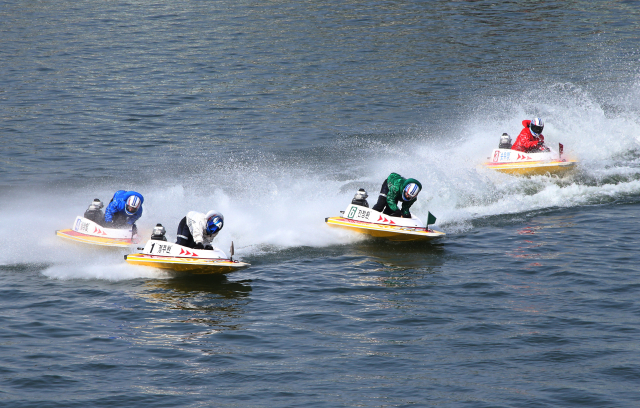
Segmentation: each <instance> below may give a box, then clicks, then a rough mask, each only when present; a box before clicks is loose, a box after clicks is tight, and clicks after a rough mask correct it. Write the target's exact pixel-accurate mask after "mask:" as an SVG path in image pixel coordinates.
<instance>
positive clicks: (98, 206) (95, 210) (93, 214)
mask: <svg viewBox="0 0 640 408" xmlns="http://www.w3.org/2000/svg"><path fill="white" fill-rule="evenodd" d="M103 207H104V204H102V201H100V199H98V198H95V199H94V200H93V202H92V203H91V204H90V205H89V208H87V210H86V211H85V212H84V218H86V219H88V220H91V221H93V222H95V223H96V224H99V225H102V223H103V222H104V213H103V212H102V208H103Z"/></svg>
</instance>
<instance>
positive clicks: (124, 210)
mask: <svg viewBox="0 0 640 408" xmlns="http://www.w3.org/2000/svg"><path fill="white" fill-rule="evenodd" d="M143 202H144V197H142V194H140V193H137V192H135V191H125V190H118V191H116V192H115V194H114V195H113V198H112V199H111V202H109V205H108V206H107V209H106V210H105V212H104V222H105V224H104V225H105V226H106V227H108V228H109V227H110V228H119V227H126V226H128V225H135V223H136V221H137V220H138V219H139V218H140V217H141V216H142V203H143Z"/></svg>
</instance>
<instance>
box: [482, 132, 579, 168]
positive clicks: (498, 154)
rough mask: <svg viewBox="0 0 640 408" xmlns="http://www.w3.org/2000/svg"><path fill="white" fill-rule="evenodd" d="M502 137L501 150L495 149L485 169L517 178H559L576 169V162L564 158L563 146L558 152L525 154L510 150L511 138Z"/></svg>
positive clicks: (560, 145) (485, 164)
mask: <svg viewBox="0 0 640 408" xmlns="http://www.w3.org/2000/svg"><path fill="white" fill-rule="evenodd" d="M505 136H506V137H505ZM502 137H503V138H504V139H502V138H501V140H500V148H498V149H494V150H493V152H492V153H491V156H489V157H488V159H489V161H488V162H485V163H484V164H483V165H484V167H485V168H488V169H491V170H496V171H499V172H501V173H507V174H513V175H517V176H544V175H552V176H558V177H563V176H565V175H567V174H569V173H571V172H572V171H573V170H575V169H576V163H577V161H576V160H573V159H567V158H563V157H562V154H563V146H562V144H559V149H558V152H555V151H553V150H551V149H549V150H548V151H540V152H535V153H523V152H520V151H517V150H512V149H511V148H510V147H511V138H508V135H507V134H503V136H502ZM507 138H508V139H507Z"/></svg>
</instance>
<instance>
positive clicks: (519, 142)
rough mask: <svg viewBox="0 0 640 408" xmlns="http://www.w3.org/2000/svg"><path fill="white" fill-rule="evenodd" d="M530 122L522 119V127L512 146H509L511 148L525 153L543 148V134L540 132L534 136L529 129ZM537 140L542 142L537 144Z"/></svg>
mask: <svg viewBox="0 0 640 408" xmlns="http://www.w3.org/2000/svg"><path fill="white" fill-rule="evenodd" d="M530 123H531V121H530V120H523V121H522V126H524V129H522V131H521V132H520V134H519V135H518V138H517V139H516V141H515V143H514V144H513V146H511V150H518V151H520V152H525V153H532V152H537V151H539V150H544V136H543V135H542V134H540V136H539V137H535V136H534V135H533V134H532V133H531V130H529V124H530ZM538 142H542V144H540V145H538Z"/></svg>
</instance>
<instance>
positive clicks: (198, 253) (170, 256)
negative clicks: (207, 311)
mask: <svg viewBox="0 0 640 408" xmlns="http://www.w3.org/2000/svg"><path fill="white" fill-rule="evenodd" d="M164 233H165V229H164V227H163V226H162V225H161V224H158V225H156V227H155V228H154V231H153V235H151V239H150V240H149V241H147V244H146V245H145V246H144V248H138V249H140V250H142V252H141V253H137V254H129V255H125V256H124V259H125V261H127V262H128V263H130V264H131V265H140V266H150V267H153V268H158V269H166V270H171V271H174V272H188V273H192V274H227V273H230V272H235V271H237V270H240V269H244V268H247V267H249V266H251V265H250V264H248V263H245V262H239V261H234V260H233V252H234V251H233V242H232V243H231V250H230V256H229V257H227V255H226V254H225V253H224V251H222V250H221V249H219V248H215V247H211V249H193V248H189V247H186V246H182V245H179V244H172V243H170V242H167V241H166V238H165V237H164Z"/></svg>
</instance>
